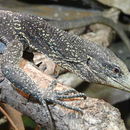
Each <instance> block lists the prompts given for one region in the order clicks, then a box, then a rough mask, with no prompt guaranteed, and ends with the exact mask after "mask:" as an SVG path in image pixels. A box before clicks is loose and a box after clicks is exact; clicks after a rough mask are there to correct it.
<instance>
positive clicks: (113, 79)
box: [77, 43, 130, 92]
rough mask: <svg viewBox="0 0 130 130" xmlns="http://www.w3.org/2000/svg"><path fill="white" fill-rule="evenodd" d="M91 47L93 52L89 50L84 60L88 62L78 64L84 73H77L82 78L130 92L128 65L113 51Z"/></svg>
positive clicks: (96, 46)
mask: <svg viewBox="0 0 130 130" xmlns="http://www.w3.org/2000/svg"><path fill="white" fill-rule="evenodd" d="M90 46H93V47H92V48H93V50H90V51H89V49H88V48H87V49H86V50H87V55H85V57H86V58H85V57H84V58H82V59H87V60H83V61H82V62H80V63H79V64H77V67H78V68H80V69H78V70H81V71H82V72H80V74H79V72H77V73H78V74H79V75H80V77H81V78H83V79H85V80H86V81H89V82H95V83H100V84H105V85H108V86H112V87H115V88H118V89H122V90H125V91H129V92H130V73H129V71H128V69H127V67H126V65H125V64H124V63H123V62H122V61H121V60H120V59H119V58H118V57H117V56H116V55H115V54H114V53H113V52H112V51H111V50H109V49H107V48H104V47H101V46H98V45H94V44H92V43H91V45H90ZM84 50H85V49H84ZM83 53H84V54H86V53H85V52H83Z"/></svg>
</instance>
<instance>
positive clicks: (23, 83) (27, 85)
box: [1, 41, 85, 112]
mask: <svg viewBox="0 0 130 130" xmlns="http://www.w3.org/2000/svg"><path fill="white" fill-rule="evenodd" d="M22 52H23V49H22V44H21V43H20V42H17V41H14V42H12V43H11V44H10V45H9V46H8V47H7V50H6V51H5V53H4V54H3V61H2V65H1V68H2V73H3V74H4V75H5V77H6V78H7V79H8V80H10V81H11V83H13V84H14V86H15V87H17V88H18V89H20V90H22V91H24V92H25V93H27V94H30V95H32V96H33V97H34V98H36V99H37V100H39V101H40V103H41V104H43V105H45V101H46V102H51V103H55V104H59V105H62V106H64V107H67V108H69V109H73V110H76V111H80V112H82V110H81V109H80V108H77V107H73V106H69V105H67V104H65V103H64V102H62V101H61V100H63V99H66V98H68V99H69V98H75V97H85V95H84V94H83V93H77V91H75V90H72V89H71V90H68V91H63V92H60V93H59V92H57V91H54V89H53V87H52V86H55V85H54V84H53V85H50V86H51V87H48V89H47V90H44V89H39V88H38V87H37V85H36V83H35V82H33V81H32V80H31V78H30V77H29V76H28V75H27V74H26V73H25V72H24V71H23V70H22V69H20V68H19V67H18V65H17V64H18V62H19V60H20V58H21V57H22ZM70 93H74V95H70Z"/></svg>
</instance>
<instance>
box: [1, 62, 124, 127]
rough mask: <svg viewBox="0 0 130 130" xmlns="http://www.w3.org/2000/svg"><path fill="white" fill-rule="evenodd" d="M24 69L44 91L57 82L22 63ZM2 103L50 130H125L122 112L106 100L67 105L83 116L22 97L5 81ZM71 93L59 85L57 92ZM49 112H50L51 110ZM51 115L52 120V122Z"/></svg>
mask: <svg viewBox="0 0 130 130" xmlns="http://www.w3.org/2000/svg"><path fill="white" fill-rule="evenodd" d="M20 67H21V68H22V69H23V70H24V71H25V72H26V73H27V74H28V75H29V76H30V77H31V78H32V80H34V81H35V82H36V83H37V84H38V85H39V87H42V88H43V89H45V88H47V87H48V84H49V83H50V82H51V81H52V80H53V79H52V78H51V77H49V76H48V75H45V74H43V73H42V72H41V71H39V70H37V69H36V68H34V67H33V66H32V65H31V64H30V63H29V62H26V61H22V62H21V64H20ZM0 89H1V94H0V101H2V102H5V103H7V104H9V105H11V106H12V107H14V108H15V109H17V110H18V111H20V112H22V113H23V114H25V115H28V116H29V117H31V118H32V119H33V120H34V121H35V122H36V123H38V124H40V125H42V127H45V128H46V129H47V130H51V129H54V128H52V127H51V126H52V124H51V123H52V120H53V125H54V127H55V128H56V129H57V130H63V129H64V130H70V129H71V130H75V129H82V130H86V129H90V128H91V129H104V130H108V129H115V130H116V129H120V130H125V126H124V123H123V121H122V120H121V118H120V113H119V111H118V110H117V109H116V108H114V107H112V106H111V105H110V104H108V103H106V102H104V101H103V100H98V99H94V98H89V97H87V99H86V100H84V99H81V98H79V99H73V100H67V101H63V102H65V103H66V104H69V105H73V106H77V107H80V108H82V109H83V114H81V113H79V112H76V111H73V110H69V109H67V108H64V107H62V106H60V105H55V104H48V108H47V107H46V105H45V106H42V105H40V104H39V103H36V102H31V101H28V100H27V99H25V98H24V97H23V96H21V95H20V94H18V93H17V92H16V90H14V89H13V88H12V87H11V84H10V83H9V82H8V81H7V80H6V79H5V80H4V81H3V82H2V83H1V84H0ZM63 89H64V90H67V89H69V87H67V86H63V85H61V84H59V83H58V84H57V86H56V90H59V91H61V90H63ZM48 109H49V110H48ZM49 111H50V113H51V116H52V120H51V118H49Z"/></svg>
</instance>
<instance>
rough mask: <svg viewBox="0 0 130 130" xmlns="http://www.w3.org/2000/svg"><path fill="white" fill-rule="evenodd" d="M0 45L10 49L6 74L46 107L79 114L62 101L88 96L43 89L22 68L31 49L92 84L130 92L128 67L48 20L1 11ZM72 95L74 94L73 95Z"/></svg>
mask: <svg viewBox="0 0 130 130" xmlns="http://www.w3.org/2000/svg"><path fill="white" fill-rule="evenodd" d="M0 42H2V43H4V44H5V45H6V47H7V49H5V51H4V53H3V58H2V63H1V70H2V73H3V75H4V76H5V77H6V78H7V79H8V80H9V81H11V83H13V84H14V85H15V86H16V87H17V88H19V89H21V90H23V91H24V92H26V93H28V94H31V95H32V96H33V97H35V98H36V99H38V100H39V101H40V102H41V103H42V104H44V103H45V101H47V102H52V103H57V104H60V105H62V106H65V107H67V108H70V109H74V110H76V111H82V110H81V109H80V108H75V107H73V106H68V105H66V104H64V103H63V102H62V101H60V99H65V98H73V97H85V95H84V94H82V93H76V91H75V90H73V89H71V90H68V91H66V92H61V93H58V92H55V91H54V90H53V89H52V88H53V87H49V89H48V90H46V91H43V90H39V89H37V87H36V84H35V83H34V82H33V81H32V80H31V79H30V77H29V76H28V75H27V74H26V73H24V72H23V70H22V69H20V68H19V67H18V65H17V64H18V62H19V60H20V58H21V57H22V53H23V49H24V47H25V46H29V47H31V48H33V49H35V50H37V51H39V52H41V53H44V54H45V55H46V56H47V57H49V58H50V59H52V60H53V61H54V62H55V63H57V64H59V65H61V66H62V67H64V68H66V69H68V70H70V71H72V72H74V73H76V74H77V75H78V76H80V77H81V78H82V79H84V80H85V81H88V82H93V83H101V84H106V85H109V86H113V87H116V88H118V89H122V90H125V91H129V92H130V85H129V82H130V74H129V71H128V69H127V67H126V65H125V64H124V63H123V62H122V61H121V60H120V59H119V58H117V57H116V56H115V54H114V53H113V52H112V51H110V50H109V49H107V48H104V47H102V46H100V45H97V44H95V43H93V42H90V41H89V40H84V39H82V38H80V37H79V36H76V35H72V34H69V33H67V32H66V31H63V30H60V29H59V28H57V27H53V26H52V25H50V24H49V23H48V22H46V20H44V18H42V17H38V16H33V15H28V14H21V13H17V12H12V11H6V10H0ZM50 86H51V85H50ZM70 93H73V95H72V94H71V95H70Z"/></svg>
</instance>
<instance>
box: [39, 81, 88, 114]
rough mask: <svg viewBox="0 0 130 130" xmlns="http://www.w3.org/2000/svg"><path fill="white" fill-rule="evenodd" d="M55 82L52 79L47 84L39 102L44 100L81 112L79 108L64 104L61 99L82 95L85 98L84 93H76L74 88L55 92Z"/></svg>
mask: <svg viewBox="0 0 130 130" xmlns="http://www.w3.org/2000/svg"><path fill="white" fill-rule="evenodd" d="M56 84H57V81H56V80H54V81H52V83H51V84H50V85H49V87H48V89H47V90H46V94H45V95H44V99H43V98H42V99H41V103H42V100H45V101H46V102H49V103H54V104H59V105H61V106H64V107H66V108H68V109H72V110H75V111H78V112H81V113H82V110H81V108H78V107H74V106H70V105H68V104H66V103H65V102H63V101H62V100H64V99H70V98H77V97H82V98H84V99H85V98H86V95H85V94H83V93H78V92H77V91H76V90H74V89H69V90H63V91H62V92H57V91H56V90H53V89H54V87H55V86H56Z"/></svg>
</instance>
